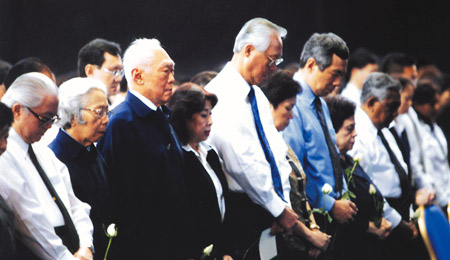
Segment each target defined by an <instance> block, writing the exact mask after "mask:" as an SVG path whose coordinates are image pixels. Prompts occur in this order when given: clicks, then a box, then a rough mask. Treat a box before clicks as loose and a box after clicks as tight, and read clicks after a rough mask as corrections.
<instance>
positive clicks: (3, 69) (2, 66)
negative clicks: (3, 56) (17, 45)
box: [0, 60, 12, 85]
mask: <svg viewBox="0 0 450 260" xmlns="http://www.w3.org/2000/svg"><path fill="white" fill-rule="evenodd" d="M11 67H12V65H11V64H9V62H6V61H4V60H0V85H1V84H3V82H5V78H6V75H7V74H8V72H9V70H10V69H11Z"/></svg>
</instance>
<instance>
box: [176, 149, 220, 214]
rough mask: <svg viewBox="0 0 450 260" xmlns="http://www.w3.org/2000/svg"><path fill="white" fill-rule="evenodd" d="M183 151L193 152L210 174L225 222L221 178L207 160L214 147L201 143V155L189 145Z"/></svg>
mask: <svg viewBox="0 0 450 260" xmlns="http://www.w3.org/2000/svg"><path fill="white" fill-rule="evenodd" d="M183 149H184V150H185V151H186V152H193V153H194V154H195V156H196V157H197V159H198V160H199V161H200V163H201V164H202V165H203V167H204V168H205V170H206V172H207V173H208V175H209V177H210V178H211V180H212V182H213V183H214V188H215V190H216V195H217V202H218V205H219V210H220V215H221V216H222V221H223V219H224V218H225V198H224V197H223V188H222V184H221V183H220V180H219V177H217V175H216V173H215V172H214V170H213V168H211V166H210V165H209V163H208V161H207V160H206V157H207V156H208V152H209V150H212V147H211V146H209V145H207V144H205V143H204V142H201V143H199V145H198V150H199V152H200V153H197V151H196V150H194V149H193V148H192V147H191V146H190V145H189V144H186V145H183Z"/></svg>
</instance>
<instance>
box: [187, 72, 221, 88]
mask: <svg viewBox="0 0 450 260" xmlns="http://www.w3.org/2000/svg"><path fill="white" fill-rule="evenodd" d="M217 74H218V73H217V71H212V70H211V71H210V70H207V71H201V72H199V73H197V74H195V75H194V76H193V77H192V78H191V80H190V82H193V83H195V84H198V85H199V86H206V84H208V83H209V82H210V81H211V80H212V79H213V78H214V77H215V76H216V75H217Z"/></svg>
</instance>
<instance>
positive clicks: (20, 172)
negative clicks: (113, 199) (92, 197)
mask: <svg viewBox="0 0 450 260" xmlns="http://www.w3.org/2000/svg"><path fill="white" fill-rule="evenodd" d="M57 95H58V88H57V86H56V85H55V83H53V82H52V81H51V80H50V79H49V78H48V77H46V76H45V75H44V74H41V73H36V72H31V73H27V74H24V75H22V76H20V77H18V78H17V79H16V80H15V81H14V83H13V84H12V85H11V86H10V87H9V88H8V90H7V91H6V93H5V95H4V96H3V98H2V102H3V103H5V104H6V105H7V106H9V107H10V108H11V110H12V112H13V116H14V122H13V124H12V127H11V129H10V131H9V138H8V142H9V143H8V147H7V149H6V151H5V153H4V154H3V155H2V157H1V158H0V194H1V196H2V197H3V198H5V200H6V201H7V203H8V206H10V207H11V209H12V210H13V212H14V213H15V215H16V216H17V218H16V226H17V227H18V229H19V231H20V233H21V240H22V242H23V244H24V245H25V246H27V247H28V248H29V249H31V251H32V252H33V253H34V254H35V255H36V256H29V255H27V256H22V258H19V259H37V258H36V257H38V258H39V259H92V258H93V255H92V254H93V252H92V249H91V247H92V245H93V241H92V232H93V225H92V222H91V220H90V218H89V215H88V212H89V211H90V206H89V205H88V204H86V203H83V202H81V201H80V200H79V199H77V197H76V196H75V195H74V192H73V189H72V185H71V181H70V176H69V172H68V170H67V167H66V166H65V165H64V164H63V163H62V162H61V161H59V160H58V159H57V158H56V156H55V154H54V153H53V151H51V150H50V149H49V148H48V147H47V146H46V145H45V144H42V143H40V142H38V141H39V140H40V139H41V137H42V136H43V135H44V133H45V132H46V131H47V130H48V129H49V128H50V127H51V126H52V124H53V123H54V122H56V121H58V120H59V116H58V115H57V111H58V96H57Z"/></svg>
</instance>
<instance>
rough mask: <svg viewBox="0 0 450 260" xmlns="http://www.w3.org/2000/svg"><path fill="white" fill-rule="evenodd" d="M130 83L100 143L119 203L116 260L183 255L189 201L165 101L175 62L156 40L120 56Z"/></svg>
mask: <svg viewBox="0 0 450 260" xmlns="http://www.w3.org/2000/svg"><path fill="white" fill-rule="evenodd" d="M124 66H125V77H126V79H127V82H128V84H129V86H130V89H129V92H128V94H127V96H126V98H125V101H124V102H122V103H121V104H120V105H119V106H117V107H116V108H115V109H114V110H113V111H112V112H111V114H110V121H109V124H108V127H107V129H106V133H105V135H104V137H103V139H101V141H100V142H99V144H98V147H99V150H100V151H101V152H102V154H103V155H104V157H105V160H106V163H107V164H108V166H109V168H110V169H111V176H110V181H111V184H112V192H113V196H115V200H116V202H117V204H118V205H117V207H118V208H117V211H118V212H119V213H118V216H117V224H118V227H119V236H118V237H117V240H116V241H115V242H116V243H115V247H116V249H117V251H116V254H113V255H111V258H112V257H117V259H183V258H184V259H186V258H187V257H186V254H185V253H186V251H185V249H184V246H185V245H186V242H185V238H186V232H185V229H186V224H185V223H186V222H185V221H186V219H185V218H186V217H185V216H186V210H187V200H186V193H185V188H184V178H183V175H182V169H181V163H182V152H181V147H180V144H179V142H178V140H177V137H176V136H175V135H174V132H173V130H172V127H171V126H170V124H169V123H168V121H167V120H168V112H169V111H168V108H167V107H166V106H164V104H165V103H166V102H167V101H168V100H169V98H170V97H171V96H172V87H173V83H174V81H175V79H174V66H175V64H174V62H173V60H172V59H171V58H170V57H169V55H168V54H167V52H166V51H165V50H164V49H163V48H162V47H161V46H160V43H159V41H158V40H156V39H137V40H135V41H134V42H133V43H131V45H130V46H129V47H128V49H127V50H126V52H125V54H124Z"/></svg>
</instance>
